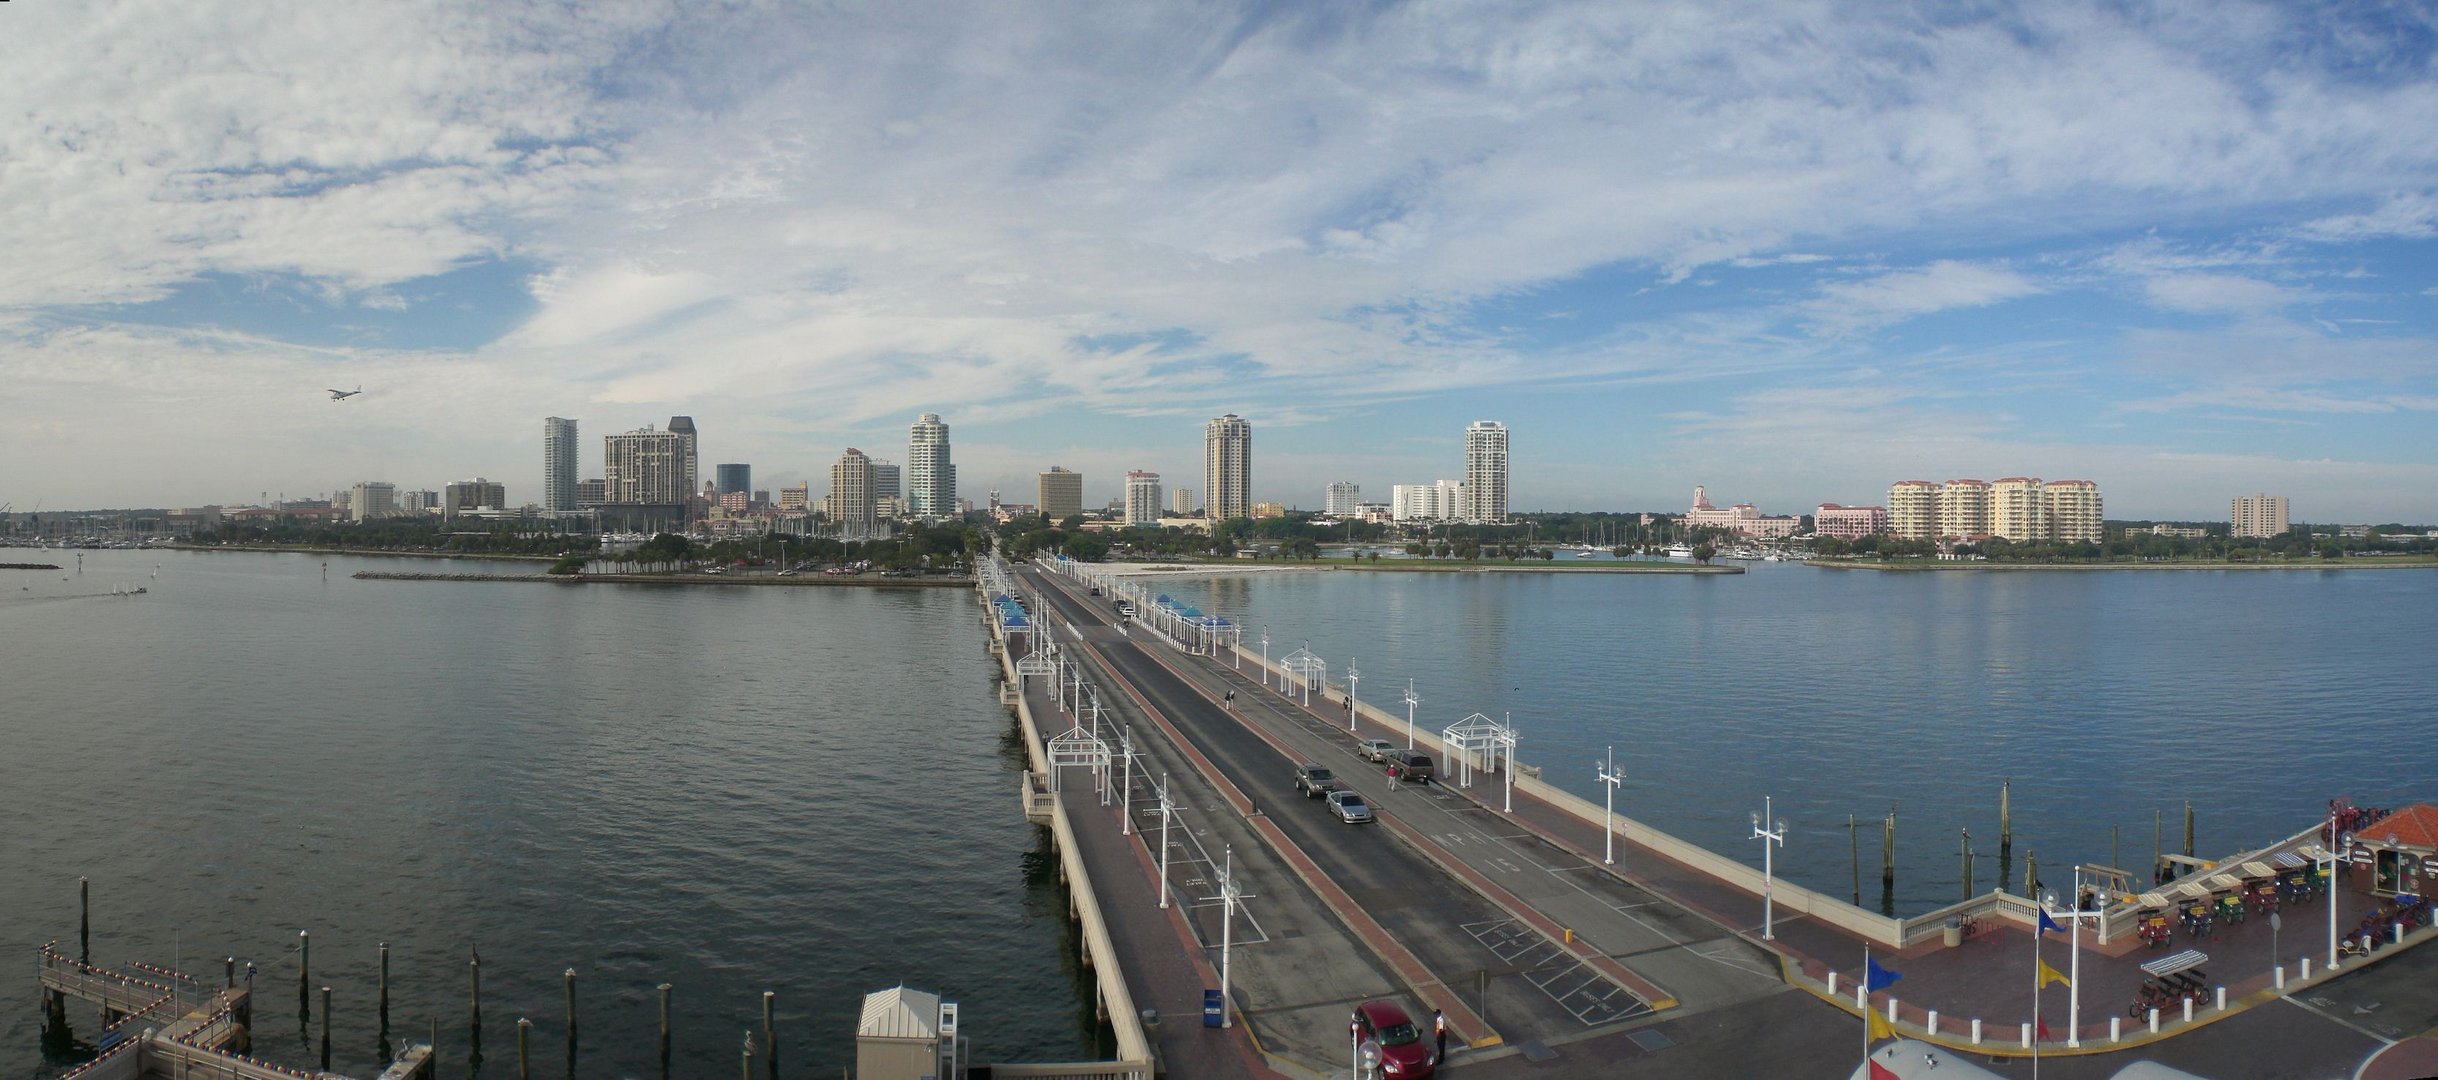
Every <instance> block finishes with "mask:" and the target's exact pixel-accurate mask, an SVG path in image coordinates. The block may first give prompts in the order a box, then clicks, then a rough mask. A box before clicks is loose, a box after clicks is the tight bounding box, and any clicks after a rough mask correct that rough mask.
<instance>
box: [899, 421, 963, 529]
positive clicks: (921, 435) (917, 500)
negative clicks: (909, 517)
mask: <svg viewBox="0 0 2438 1080" xmlns="http://www.w3.org/2000/svg"><path fill="white" fill-rule="evenodd" d="M906 509H907V511H908V512H909V513H912V514H913V515H914V516H915V517H918V518H922V519H925V520H935V519H939V518H953V517H955V516H957V467H956V465H955V463H954V462H952V461H950V459H949V456H948V425H946V424H943V423H941V422H940V414H938V413H924V414H923V415H922V416H920V417H918V418H916V419H915V421H914V429H913V432H912V434H911V436H910V437H909V438H908V440H907V443H906Z"/></svg>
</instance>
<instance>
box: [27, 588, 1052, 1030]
mask: <svg viewBox="0 0 2438 1080" xmlns="http://www.w3.org/2000/svg"><path fill="white" fill-rule="evenodd" d="M8 554H9V558H8V559H7V560H6V561H51V562H60V563H63V564H68V565H69V566H70V569H69V571H68V572H67V576H69V577H71V578H72V579H73V580H70V581H62V580H60V578H61V576H62V575H61V574H58V573H52V574H48V575H44V574H40V573H33V572H27V571H5V572H0V588H4V589H5V590H6V591H5V593H4V594H0V641H5V642H6V643H7V644H6V648H5V651H4V652H0V687H4V688H5V690H4V692H5V695H6V712H5V714H4V715H5V720H0V732H5V737H6V741H5V743H4V744H0V792H5V793H6V795H7V801H8V813H9V814H10V816H11V817H12V819H13V820H11V821H10V822H9V824H8V827H7V828H5V829H0V957H4V958H5V959H4V960H0V963H5V964H13V965H21V966H19V967H17V968H16V969H15V971H14V973H13V974H11V973H9V972H8V969H6V968H0V981H7V982H8V984H9V985H13V986H16V987H17V988H18V990H20V991H22V993H15V992H12V993H10V994H8V995H7V996H6V1000H7V1002H8V1004H7V1005H6V1007H0V1076H16V1077H35V1076H48V1075H51V1074H52V1073H53V1072H55V1071H56V1070H54V1069H51V1068H48V1067H46V1066H45V1065H44V1064H43V1063H42V1061H41V1060H40V1056H39V1052H38V1048H37V1046H38V1039H37V1034H38V1025H39V1015H38V1009H37V1007H36V1005H35V993H34V971H33V955H34V947H35V946H36V945H38V944H40V943H41V942H43V941H45V940H48V939H50V938H53V937H58V938H62V939H64V940H65V941H66V942H67V943H68V944H69V946H70V948H71V949H73V947H74V942H75V937H76V878H77V877H78V876H80V875H82V876H87V877H90V878H91V879H92V880H93V922H94V959H95V960H96V961H97V962H105V963H118V962H123V961H127V960H134V959H144V960H149V961H152V962H156V963H164V964H166V963H170V962H171V961H172V960H173V959H175V958H177V957H179V956H183V957H184V960H185V963H186V965H187V967H188V968H189V970H207V971H208V972H210V973H212V974H213V975H214V976H215V977H216V976H217V973H218V971H219V970H220V965H219V964H218V963H217V958H218V957H221V956H224V955H229V954H235V955H236V956H238V957H239V958H240V959H241V960H243V959H253V960H255V961H256V962H257V963H258V964H259V965H260V968H261V972H262V974H261V978H260V981H258V983H257V989H258V991H262V993H261V994H260V1002H259V1003H258V1005H257V1007H256V1040H255V1047H256V1053H257V1055H258V1056H265V1057H270V1058H273V1059H275V1060H280V1061H283V1062H286V1063H289V1064H292V1065H305V1064H308V1054H309V1051H308V1048H307V1044H306V1037H305V1034H304V1031H303V1028H302V1026H301V1025H300V1023H299V1022H298V1020H297V1015H298V1014H297V1011H296V1009H295V1008H293V1005H294V1002H295V997H294V995H295V992H296V981H297V976H298V972H297V959H296V957H295V955H294V949H295V945H296V932H297V930H299V929H306V928H309V929H311V930H312V931H313V937H312V943H313V950H312V978H313V982H314V983H315V984H317V985H318V984H323V983H328V984H330V985H332V986H333V987H334V988H335V989H336V992H337V1002H338V1004H337V1007H336V1008H335V1009H334V1010H333V1012H334V1036H333V1037H334V1040H335V1043H336V1047H337V1050H336V1057H335V1059H334V1062H333V1064H334V1065H335V1066H336V1067H337V1068H338V1069H339V1070H340V1071H342V1072H352V1073H355V1074H358V1075H371V1074H372V1073H373V1072H376V1071H377V1070H376V1069H375V1068H373V1067H372V1064H373V1059H374V1055H375V1051H376V1048H377V1042H378V1028H377V1021H376V1017H375V1015H374V1010H373V1004H374V992H373V991H374V972H375V969H376V966H377V953H376V948H375V945H376V942H378V941H383V940H386V941H388V942H390V944H391V949H392V953H391V966H392V982H393V985H392V990H391V993H392V1013H391V1020H392V1022H393V1024H394V1025H395V1026H396V1028H397V1029H398V1033H399V1036H400V1037H401V1038H408V1037H411V1038H416V1039H420V1038H422V1037H423V1034H424V1032H425V1030H426V1025H427V1023H428V1022H429V1021H432V1020H437V1021H439V1022H440V1024H441V1034H440V1037H441V1045H442V1048H443V1051H444V1061H445V1062H446V1065H447V1067H446V1068H445V1069H444V1070H443V1074H444V1075H449V1076H465V1075H467V1069H466V1067H465V1058H466V1053H467V1049H468V1047H467V1039H466V1034H467V1033H466V1026H467V1025H466V1013H467V1006H466V977H465V976H466V957H467V951H468V949H469V948H471V947H476V946H479V948H480V949H481V953H482V958H483V1003H484V1014H483V1025H484V1026H483V1035H484V1043H483V1050H484V1052H485V1054H486V1056H487V1058H488V1060H489V1062H490V1065H489V1066H488V1067H487V1068H486V1070H485V1071H487V1072H488V1073H489V1074H490V1075H493V1076H512V1075H514V1071H515V1024H516V1020H517V1018H518V1017H520V1016H525V1017H530V1018H532V1019H533V1021H534V1026H535V1035H536V1036H537V1038H536V1040H535V1044H536V1049H535V1055H536V1059H537V1060H536V1066H535V1067H536V1068H537V1069H540V1070H542V1071H543V1072H544V1073H545V1074H547V1075H552V1076H557V1075H563V1074H564V1072H565V1070H566V1054H565V1012H564V1005H563V993H562V989H561V981H560V972H561V971H562V970H564V969H566V968H570V967H572V968H575V969H576V971H577V973H578V979H579V999H580V1001H579V1006H578V1012H579V1016H580V1018H581V1023H582V1032H583V1038H582V1045H581V1056H580V1061H581V1062H582V1069H581V1072H582V1074H583V1075H585V1076H643V1075H658V1061H657V1054H656V1051H655V1049H654V1046H655V1042H656V1024H657V1020H656V1009H657V1005H656V994H655V992H654V990H653V987H654V986H655V985H657V984H658V983H661V982H664V981H666V982H671V983H674V984H676V986H677V994H676V1003H677V1016H676V1027H677V1051H676V1064H675V1072H676V1073H677V1074H678V1075H695V1076H701V1075H726V1074H727V1073H728V1072H729V1071H731V1070H734V1069H735V1068H736V1062H737V1048H738V1046H739V1043H740V1041H741V1039H742V1037H743V1035H744V1033H745V1032H746V1030H747V1029H748V1028H749V1027H755V1028H758V1027H759V1023H760V1012H761V994H762V991H764V990H766V989H768V990H775V991H777V992H778V995H779V997H778V1003H779V1024H780V1028H781V1033H780V1038H781V1043H782V1062H783V1064H784V1065H785V1068H786V1071H787V1073H788V1074H789V1075H837V1073H838V1071H839V1069H840V1068H842V1067H843V1066H845V1065H846V1064H848V1063H849V1062H850V1061H851V1057H852V1045H851V1044H852V1039H853V1036H854V1030H855V1022H856V1017H857V1015H858V1010H859V1009H860V1007H861V997H862V995H863V993H864V992H866V991H870V990H876V989H882V988H886V987H888V986H892V985H895V984H897V983H898V982H899V981H901V980H903V981H904V982H906V983H907V984H909V985H912V986H916V987H921V988H924V989H931V990H936V991H941V992H944V993H945V994H947V995H948V996H949V997H951V998H954V999H957V1000H958V1001H960V1002H961V1003H962V1009H963V1019H964V1027H965V1030H966V1032H967V1033H968V1034H969V1036H970V1037H971V1039H972V1042H973V1044H974V1047H975V1059H976V1060H977V1061H992V1060H1063V1059H1069V1058H1072V1057H1073V1056H1075V1055H1077V1054H1081V1053H1086V1052H1088V1051H1089V1041H1090V1039H1091V1038H1092V1035H1091V1032H1090V1029H1089V1025H1090V1021H1091V1015H1090V998H1089V991H1088V989H1087V990H1086V991H1085V996H1084V997H1082V998H1081V999H1080V1000H1079V998H1078V995H1077V986H1078V984H1077V983H1076V982H1075V979H1074V973H1073V971H1072V970H1071V962H1070V961H1069V960H1067V959H1066V958H1068V957H1071V956H1073V955H1074V952H1075V949H1074V945H1073V942H1072V941H1071V939H1070V937H1069V931H1068V930H1067V928H1066V921H1065V918H1064V914H1065V908H1064V901H1063V900H1062V899H1061V897H1060V894H1059V893H1058V892H1057V888H1056V884H1055V870H1054V868H1053V867H1054V863H1045V862H1043V861H1042V860H1043V859H1044V857H1045V856H1044V854H1043V853H1042V851H1041V850H1038V849H1039V848H1040V846H1041V844H1042V842H1041V840H1040V839H1039V835H1038V832H1037V830H1035V829H1034V828H1033V827H1032V826H1030V825H1028V824H1026V823H1025V821H1024V820H1023V818H1022V816H1021V815H1020V814H1018V813H1017V812H1016V806H1015V800H1014V798H1013V795H1012V787H1013V783H1014V773H1013V771H1012V770H1011V764H1010V762H1011V760H1012V759H1010V758H1009V757H1008V756H1007V752H1006V750H1005V749H1004V748H1003V746H1002V743H1001V736H1002V734H1003V733H1004V732H1005V731H1006V729H1007V727H1008V721H1007V718H1006V714H1005V712H1004V710H1002V709H1000V708H999V707H998V706H997V704H996V702H995V699H994V697H993V694H992V689H991V677H992V672H993V669H992V667H991V664H990V662H989V659H988V657H987V656H986V655H985V654H984V652H983V638H982V633H981V631H980V629H979V628H978V626H977V625H976V622H975V620H976V618H977V617H978V616H977V609H976V607H975V604H974V600H973V597H972V594H971V593H969V592H965V591H961V590H945V589H943V590H931V589H922V590H895V589H891V590H880V589H868V590H867V589H755V588H728V589H718V588H712V589H655V588H648V587H631V588H620V587H605V586H592V587H585V588H576V589H562V588H551V587H543V586H510V585H474V584H462V585H461V584H427V583H404V582H360V581H355V580H352V579H350V578H349V577H348V576H347V575H348V574H349V573H351V572H352V571H354V570H356V569H358V568H362V567H381V568H389V569H401V568H402V569H410V570H449V569H474V568H476V567H474V566H473V565H472V564H439V563H431V562H419V561H404V560H372V559H338V558H334V559H330V560H329V573H328V575H327V578H325V576H324V575H323V573H322V572H321V569H320V567H321V562H322V560H320V559H319V558H315V557H307V556H280V555H258V554H181V553H173V552H86V553H85V560H84V573H83V575H82V576H81V577H77V576H76V575H75V572H74V567H73V563H74V561H75V560H74V556H75V553H74V552H23V551H12V552H10V553H8ZM33 555H40V556H43V558H41V559H31V558H27V557H28V556H33ZM155 564H159V566H160V567H161V569H160V571H159V576H158V579H157V580H156V579H154V578H152V577H151V575H152V573H153V567H154V565H155ZM525 569H530V564H520V566H519V570H520V571H521V570H525ZM137 584H142V585H149V586H151V587H152V592H151V593H150V594H149V595H147V596H144V597H142V598H138V599H125V600H122V599H112V598H108V597H99V598H96V597H93V596H91V595H90V594H94V593H107V592H109V591H110V590H111V588H112V587H113V586H115V585H137ZM206 957H208V958H211V959H210V960H208V961H207V960H206V959H205V958H206ZM71 1019H72V1020H73V1021H74V1022H75V1023H76V1024H77V1025H78V1028H79V1034H80V1035H82V1036H86V1037H90V1035H91V1034H92V1031H93V1029H94V1028H95V1027H96V1026H97V1025H96V1024H94V1023H93V1022H92V1019H91V1017H90V1015H89V1014H88V1013H86V1011H85V1010H83V1009H82V1008H76V1009H73V1010H72V1012H71ZM312 1038H313V1039H314V1040H315V1045H316V1046H317V1047H318V1038H319V1035H318V1030H317V1031H316V1032H315V1033H314V1035H313V1036H312ZM316 1053H317V1052H316ZM714 1069H716V1070H719V1071H718V1072H716V1073H715V1072H714V1071H713V1070H714Z"/></svg>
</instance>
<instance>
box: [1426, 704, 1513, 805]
mask: <svg viewBox="0 0 2438 1080" xmlns="http://www.w3.org/2000/svg"><path fill="white" fill-rule="evenodd" d="M1439 737H1440V738H1442V739H1445V740H1446V741H1447V748H1448V759H1449V763H1450V764H1452V765H1454V766H1455V767H1456V786H1457V787H1472V786H1473V774H1474V773H1476V772H1488V771H1490V769H1491V767H1492V766H1493V765H1495V764H1497V762H1498V752H1499V751H1500V750H1501V749H1506V748H1512V747H1513V746H1514V745H1515V733H1514V732H1512V731H1510V730H1508V729H1507V725H1505V724H1501V723H1499V722H1498V721H1496V720H1492V719H1490V718H1489V717H1487V716H1483V715H1482V714H1480V713H1474V714H1473V715H1471V716H1468V717H1465V718H1464V719H1462V720H1458V721H1457V722H1455V723H1453V724H1449V725H1448V726H1447V727H1445V728H1442V729H1440V732H1439Z"/></svg>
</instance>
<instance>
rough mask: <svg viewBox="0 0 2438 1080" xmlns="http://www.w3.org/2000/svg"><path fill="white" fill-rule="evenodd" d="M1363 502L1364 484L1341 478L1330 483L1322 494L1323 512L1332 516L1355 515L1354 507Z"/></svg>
mask: <svg viewBox="0 0 2438 1080" xmlns="http://www.w3.org/2000/svg"><path fill="white" fill-rule="evenodd" d="M1362 503H1363V485H1361V484H1357V483H1354V482H1353V481H1350V480H1340V481H1337V482H1336V483H1333V484H1331V485H1329V488H1328V490H1327V491H1325V492H1323V493H1322V494H1321V513H1324V514H1327V515H1329V516H1330V517H1353V516H1354V508H1355V507H1357V506H1360V505H1362Z"/></svg>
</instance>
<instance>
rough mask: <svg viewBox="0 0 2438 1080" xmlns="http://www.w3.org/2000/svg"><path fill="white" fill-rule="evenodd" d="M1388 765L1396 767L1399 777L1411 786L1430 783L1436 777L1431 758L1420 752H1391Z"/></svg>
mask: <svg viewBox="0 0 2438 1080" xmlns="http://www.w3.org/2000/svg"><path fill="white" fill-rule="evenodd" d="M1388 763H1389V764H1391V765H1394V766H1396V767H1397V773H1398V776H1399V777H1400V778H1401V779H1403V780H1404V781H1405V782H1406V783H1409V784H1427V783H1430V782H1431V777H1432V775H1434V770H1433V769H1432V767H1431V756H1430V755H1429V754H1425V753H1423V752H1422V751H1420V750H1391V751H1389V752H1388Z"/></svg>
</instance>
